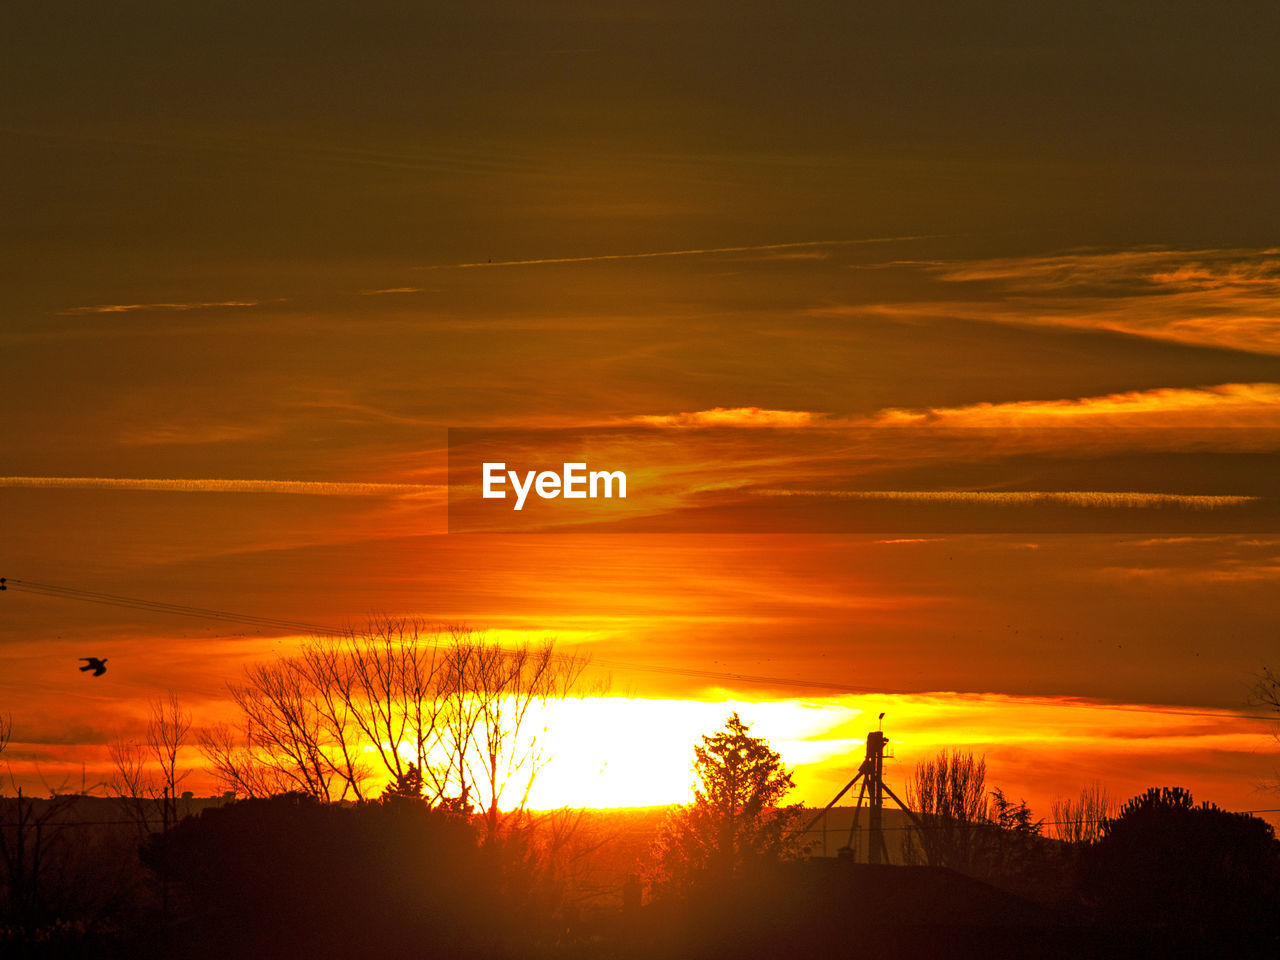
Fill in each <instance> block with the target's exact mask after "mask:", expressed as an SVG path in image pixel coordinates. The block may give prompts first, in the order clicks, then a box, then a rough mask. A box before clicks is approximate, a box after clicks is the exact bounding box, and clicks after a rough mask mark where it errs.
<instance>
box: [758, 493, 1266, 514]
mask: <svg viewBox="0 0 1280 960" xmlns="http://www.w3.org/2000/svg"><path fill="white" fill-rule="evenodd" d="M751 492H752V493H753V494H755V495H756V496H760V497H814V498H822V497H828V498H832V499H836V500H886V501H893V500H902V501H907V502H917V503H943V504H962V503H966V504H979V505H985V506H996V507H1005V506H1039V505H1043V504H1061V505H1064V506H1069V507H1101V508H1104V509H1111V508H1116V507H1130V508H1152V507H1154V508H1160V507H1183V508H1187V509H1191V510H1219V509H1222V508H1226V507H1239V506H1243V505H1244V504H1248V503H1258V502H1260V501H1261V499H1262V498H1261V497H1251V496H1216V495H1207V494H1180V493H1142V492H1136V491H1122V490H998V491H996V490H754V491H751Z"/></svg>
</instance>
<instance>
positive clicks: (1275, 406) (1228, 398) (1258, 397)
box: [864, 383, 1280, 428]
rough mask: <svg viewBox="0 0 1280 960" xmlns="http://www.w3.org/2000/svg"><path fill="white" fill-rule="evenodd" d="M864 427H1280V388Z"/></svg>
mask: <svg viewBox="0 0 1280 960" xmlns="http://www.w3.org/2000/svg"><path fill="white" fill-rule="evenodd" d="M864 422H865V423H866V424H868V425H882V426H895V427H896V426H911V425H928V426H938V427H996V428H1002V427H1009V428H1026V427H1056V426H1072V427H1117V426H1138V427H1176V426H1183V427H1226V426H1251V427H1280V383H1223V384H1218V385H1215V386H1207V387H1197V388H1191V389H1185V388H1157V389H1154V390H1131V391H1126V392H1124V393H1111V394H1105V395H1103V396H1095V397H1078V398H1075V399H1057V400H1015V401H1010V402H1005V403H975V404H968V405H965V406H961V407H934V408H926V409H914V410H912V409H896V408H890V409H887V410H883V411H881V412H880V413H878V414H876V415H875V416H874V417H872V418H870V419H869V420H867V421H864Z"/></svg>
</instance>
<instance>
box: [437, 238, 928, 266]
mask: <svg viewBox="0 0 1280 960" xmlns="http://www.w3.org/2000/svg"><path fill="white" fill-rule="evenodd" d="M923 239H927V238H926V237H923V236H907V237H869V238H865V239H862V240H797V241H794V242H791V243H758V244H752V245H750V246H741V247H699V248H695V249H689V250H657V251H646V252H643V253H608V254H600V255H597V256H592V257H542V258H539V259H533V260H484V261H478V262H476V263H448V264H439V265H436V266H430V267H426V268H425V269H427V270H462V269H468V268H472V267H527V266H536V265H539V264H553V263H601V262H604V261H608V260H652V259H657V258H659V257H700V256H706V255H708V254H716V253H758V252H762V251H770V250H779V251H782V250H803V249H806V248H814V247H848V246H856V245H859V244H870V243H895V242H898V241H902V240H923Z"/></svg>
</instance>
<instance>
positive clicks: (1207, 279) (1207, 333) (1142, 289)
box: [815, 248, 1280, 353]
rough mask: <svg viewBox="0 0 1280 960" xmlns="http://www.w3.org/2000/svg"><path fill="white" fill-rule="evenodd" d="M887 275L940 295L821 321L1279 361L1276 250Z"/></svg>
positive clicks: (1060, 258) (953, 265)
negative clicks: (947, 326)
mask: <svg viewBox="0 0 1280 960" xmlns="http://www.w3.org/2000/svg"><path fill="white" fill-rule="evenodd" d="M889 266H892V267H899V268H903V269H907V270H914V271H917V272H920V273H923V274H925V275H927V276H930V277H932V278H933V279H934V280H936V281H938V282H939V283H940V284H941V285H942V286H941V288H940V290H939V292H941V293H942V294H943V295H941V296H938V297H936V298H932V299H924V300H915V301H896V302H886V303H880V304H875V305H871V306H866V307H856V308H854V307H851V308H823V309H821V310H817V311H815V313H817V314H824V313H825V314H841V315H843V314H847V313H850V312H855V313H875V314H880V315H883V316H888V317H892V318H901V319H920V318H937V319H967V320H980V321H987V322H999V323H1009V324H1016V325H1024V326H1026V325H1052V326H1063V327H1080V328H1085V329H1093V330H1111V331H1116V332H1120V333H1127V334H1132V335H1136V336H1142V337H1151V338H1155V339H1160V340H1170V341H1175V342H1178V343H1187V344H1194V345H1197V346H1214V347H1224V348H1230V349H1235V350H1245V351H1250V352H1255V353H1280V249H1277V248H1264V249H1203V250H1172V249H1167V248H1143V249H1137V250H1120V251H1110V252H1105V251H1076V252H1068V253H1063V254H1056V255H1052V256H1034V257H1004V258H990V259H984V260H964V261H920V262H915V263H903V262H901V261H899V262H896V263H894V264H891V265H889ZM943 291H945V292H943ZM955 294H959V295H960V296H959V298H955ZM966 295H967V296H966Z"/></svg>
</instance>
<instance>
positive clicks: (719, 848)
mask: <svg viewBox="0 0 1280 960" xmlns="http://www.w3.org/2000/svg"><path fill="white" fill-rule="evenodd" d="M748 729H749V727H748V726H747V724H745V723H743V722H742V720H741V718H739V716H738V714H737V713H733V714H731V715H730V717H729V719H728V721H727V722H726V724H725V729H724V730H722V731H720V732H719V733H716V734H713V735H711V736H703V738H702V745H701V746H697V747H695V748H694V763H693V769H694V773H695V775H696V776H697V785H696V786H695V788H694V800H693V803H691V804H689V805H687V806H684V807H681V808H680V809H679V810H677V811H676V812H675V813H673V814H672V815H671V816H670V817H669V818H668V819H667V821H666V822H665V823H664V824H663V827H662V830H661V832H660V835H659V839H658V841H657V844H656V848H655V854H656V860H657V865H656V875H655V878H654V879H655V882H656V884H657V886H658V887H659V888H660V889H663V890H666V891H667V892H679V891H682V890H687V889H688V888H689V887H691V886H693V885H696V884H698V883H699V882H700V881H711V882H713V883H714V882H720V881H724V880H727V879H728V878H729V877H731V876H733V875H734V874H736V873H740V872H742V871H744V870H748V869H751V868H757V867H761V866H768V865H770V864H775V863H777V862H779V861H781V860H786V859H790V858H793V857H795V856H798V854H799V848H798V843H797V838H796V837H795V835H794V829H793V827H794V823H795V819H796V817H797V816H798V814H799V812H800V808H799V806H798V805H797V806H790V807H781V806H779V804H780V802H781V800H782V799H783V797H785V796H786V794H787V793H788V792H789V791H790V790H791V789H792V788H793V787H794V786H795V785H794V784H793V783H792V780H791V774H790V773H789V772H788V771H787V770H786V769H785V768H784V767H783V765H782V757H781V756H780V755H779V754H778V753H777V752H775V751H774V750H772V749H771V748H770V747H769V744H768V742H767V741H766V740H764V739H763V738H761V737H753V736H750V735H749V734H748V732H747V731H748Z"/></svg>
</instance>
